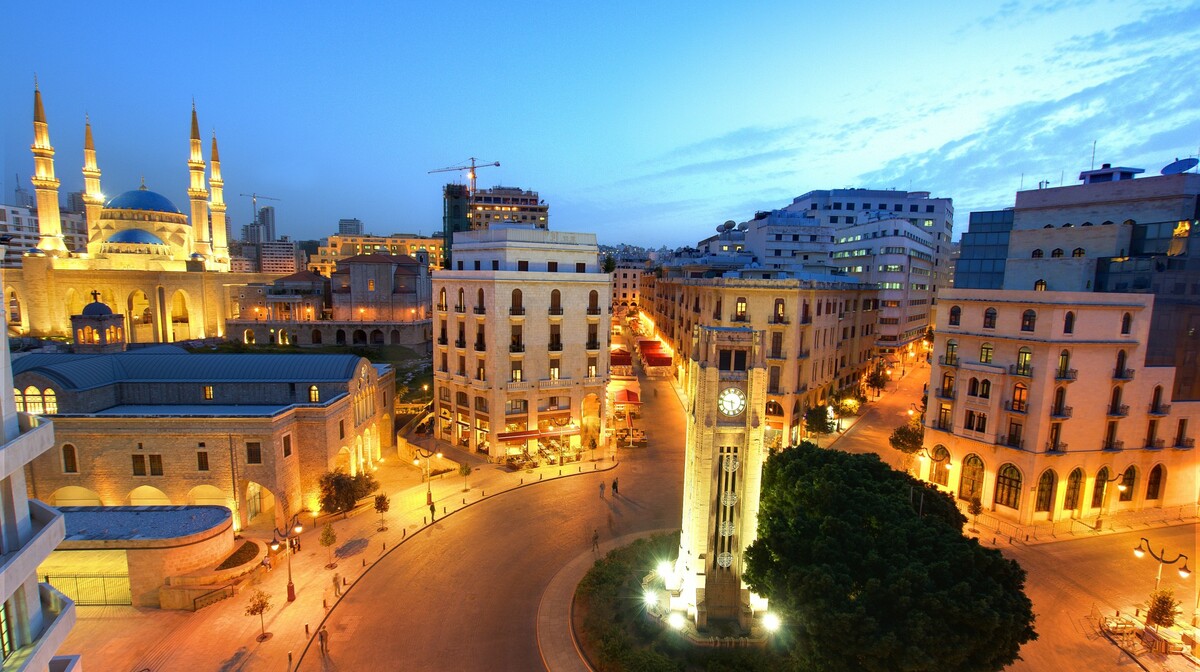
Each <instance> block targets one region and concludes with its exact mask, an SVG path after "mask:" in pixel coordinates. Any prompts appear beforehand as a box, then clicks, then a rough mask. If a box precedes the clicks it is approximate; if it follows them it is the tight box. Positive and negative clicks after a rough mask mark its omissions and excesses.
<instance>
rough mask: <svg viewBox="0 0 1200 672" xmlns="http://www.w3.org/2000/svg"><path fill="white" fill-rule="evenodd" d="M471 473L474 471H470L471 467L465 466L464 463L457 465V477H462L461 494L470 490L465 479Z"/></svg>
mask: <svg viewBox="0 0 1200 672" xmlns="http://www.w3.org/2000/svg"><path fill="white" fill-rule="evenodd" d="M472 471H474V470H473V469H471V465H469V464H467V463H466V462H463V463H462V464H460V465H458V475H459V476H462V477H463V492H466V491H467V490H470V489H471V486H470V484H469V483H467V478H468V477H469V476H470V475H471V472H472Z"/></svg>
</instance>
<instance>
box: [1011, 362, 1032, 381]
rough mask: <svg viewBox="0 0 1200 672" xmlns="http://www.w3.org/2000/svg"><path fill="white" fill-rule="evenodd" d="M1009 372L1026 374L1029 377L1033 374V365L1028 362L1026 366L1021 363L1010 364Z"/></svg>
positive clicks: (1019, 374) (1020, 374) (1014, 374)
mask: <svg viewBox="0 0 1200 672" xmlns="http://www.w3.org/2000/svg"><path fill="white" fill-rule="evenodd" d="M1008 373H1009V375H1013V376H1025V377H1026V378H1029V377H1030V376H1032V375H1033V367H1032V366H1030V365H1028V364H1026V365H1024V366H1022V365H1020V364H1009V365H1008Z"/></svg>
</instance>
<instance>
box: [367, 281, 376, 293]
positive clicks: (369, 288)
mask: <svg viewBox="0 0 1200 672" xmlns="http://www.w3.org/2000/svg"><path fill="white" fill-rule="evenodd" d="M367 291H368V292H373V291H375V281H374V280H367Z"/></svg>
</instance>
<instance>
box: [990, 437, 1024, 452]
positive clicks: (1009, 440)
mask: <svg viewBox="0 0 1200 672" xmlns="http://www.w3.org/2000/svg"><path fill="white" fill-rule="evenodd" d="M996 445H998V446H1008V447H1009V448H1019V449H1021V450H1024V449H1025V439H1022V438H1021V437H1019V436H1013V435H1011V434H1000V435H999V436H997V437H996Z"/></svg>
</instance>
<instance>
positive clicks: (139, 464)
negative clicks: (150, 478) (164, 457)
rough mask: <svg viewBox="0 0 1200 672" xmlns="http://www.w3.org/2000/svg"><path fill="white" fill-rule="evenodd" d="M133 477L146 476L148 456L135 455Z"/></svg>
mask: <svg viewBox="0 0 1200 672" xmlns="http://www.w3.org/2000/svg"><path fill="white" fill-rule="evenodd" d="M133 475H134V476H145V475H146V456H145V455H134V456H133Z"/></svg>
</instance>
